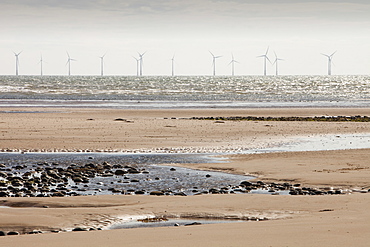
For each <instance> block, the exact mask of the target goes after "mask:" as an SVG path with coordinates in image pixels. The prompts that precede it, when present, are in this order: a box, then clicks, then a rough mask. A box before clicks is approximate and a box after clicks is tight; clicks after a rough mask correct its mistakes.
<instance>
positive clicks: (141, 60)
mask: <svg viewBox="0 0 370 247" xmlns="http://www.w3.org/2000/svg"><path fill="white" fill-rule="evenodd" d="M145 53H146V52H144V53H142V54H140V53H139V52H138V54H139V61H140V76H142V75H143V57H144V55H145Z"/></svg>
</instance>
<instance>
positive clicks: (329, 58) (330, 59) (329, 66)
mask: <svg viewBox="0 0 370 247" xmlns="http://www.w3.org/2000/svg"><path fill="white" fill-rule="evenodd" d="M336 52H337V51H335V52H334V53H333V54H331V55H326V54H323V53H321V55H323V56H325V57H327V58H328V75H331V63H332V59H333V56H334V54H335V53H336Z"/></svg>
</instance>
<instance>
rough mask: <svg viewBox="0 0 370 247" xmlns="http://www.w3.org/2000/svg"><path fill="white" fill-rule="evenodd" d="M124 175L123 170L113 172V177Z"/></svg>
mask: <svg viewBox="0 0 370 247" xmlns="http://www.w3.org/2000/svg"><path fill="white" fill-rule="evenodd" d="M125 174H126V171H124V170H116V171H115V172H114V175H116V176H122V175H125Z"/></svg>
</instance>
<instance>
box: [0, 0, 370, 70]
mask: <svg viewBox="0 0 370 247" xmlns="http://www.w3.org/2000/svg"><path fill="white" fill-rule="evenodd" d="M0 30H1V36H0V63H1V67H0V74H1V75H9V74H14V73H15V56H14V54H13V51H14V52H17V53H18V52H20V51H22V53H21V54H20V56H19V59H20V69H19V71H20V74H22V75H30V74H31V75H32V74H39V73H40V65H39V64H38V62H39V60H40V55H41V54H42V56H43V59H44V61H45V64H44V73H45V74H48V75H65V74H67V73H68V68H67V66H66V62H67V54H66V52H67V51H68V52H69V54H70V55H71V58H74V59H76V60H77V61H75V62H73V63H72V74H74V75H98V74H100V59H99V56H102V55H104V54H105V53H106V56H105V60H104V61H105V74H107V75H135V74H136V61H135V60H134V58H133V56H135V57H137V55H138V54H137V52H141V53H142V52H146V54H145V56H144V75H170V74H171V58H172V57H173V55H175V61H176V63H175V71H176V74H178V75H211V74H212V57H211V55H210V53H209V51H211V52H213V53H214V54H215V55H220V56H222V57H221V58H219V59H217V63H216V64H217V74H218V75H229V74H230V73H231V66H230V65H229V63H230V61H231V54H232V53H233V54H234V57H235V60H237V61H238V62H240V63H239V64H236V65H235V71H236V74H237V75H260V74H262V73H263V59H262V58H257V56H259V55H262V54H264V53H265V51H266V49H267V47H270V50H269V53H268V56H269V58H270V60H271V61H273V60H274V59H275V55H274V51H275V52H276V54H277V55H278V56H279V57H280V58H282V59H284V61H281V62H280V63H279V67H280V74H282V75H296V74H297V75H306V74H309V75H322V74H326V73H327V58H325V57H324V56H322V55H321V53H326V54H331V53H333V52H335V51H337V53H336V54H335V55H334V58H333V62H334V65H333V74H340V75H342V74H370V1H368V0H357V1H356V0H352V1H350V0H348V1H345V0H342V1H340V0H338V1H335V0H324V1H319V0H317V1H312V0H259V1H252V0H188V1H184V0H173V1H169V0H140V1H134V0H63V1H60V0H1V1H0ZM268 73H269V74H273V73H274V68H273V66H272V65H269V66H268Z"/></svg>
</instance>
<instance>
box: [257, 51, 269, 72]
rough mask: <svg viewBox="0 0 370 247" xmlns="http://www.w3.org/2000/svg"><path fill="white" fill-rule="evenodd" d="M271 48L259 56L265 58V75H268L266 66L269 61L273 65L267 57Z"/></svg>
mask: <svg viewBox="0 0 370 247" xmlns="http://www.w3.org/2000/svg"><path fill="white" fill-rule="evenodd" d="M269 49H270V47H267V50H266V53H265V54H263V55H261V56H258V57H263V58H264V69H263V75H267V70H266V65H267V60H268V61H269V62H270V63H271V61H270V59H269V58H268V56H267V53H268V52H269Z"/></svg>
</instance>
